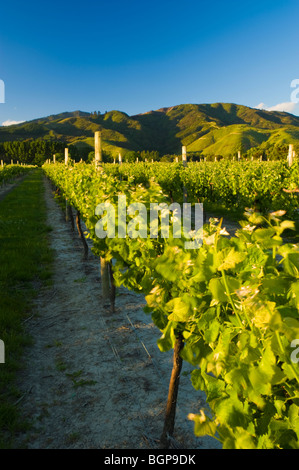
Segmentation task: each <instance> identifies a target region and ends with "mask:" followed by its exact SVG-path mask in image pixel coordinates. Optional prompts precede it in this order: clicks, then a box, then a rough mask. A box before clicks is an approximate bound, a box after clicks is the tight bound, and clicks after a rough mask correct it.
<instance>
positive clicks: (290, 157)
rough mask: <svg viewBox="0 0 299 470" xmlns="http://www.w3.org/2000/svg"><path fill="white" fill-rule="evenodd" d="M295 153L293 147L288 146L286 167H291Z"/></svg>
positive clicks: (291, 145)
mask: <svg viewBox="0 0 299 470" xmlns="http://www.w3.org/2000/svg"><path fill="white" fill-rule="evenodd" d="M295 155H296V154H295V152H294V146H293V144H290V145H289V153H288V165H289V166H292V165H293V163H294V159H295Z"/></svg>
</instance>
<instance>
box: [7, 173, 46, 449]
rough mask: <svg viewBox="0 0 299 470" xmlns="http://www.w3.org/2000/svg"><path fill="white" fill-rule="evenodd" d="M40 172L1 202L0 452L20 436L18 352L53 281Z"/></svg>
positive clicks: (21, 349)
mask: <svg viewBox="0 0 299 470" xmlns="http://www.w3.org/2000/svg"><path fill="white" fill-rule="evenodd" d="M50 230H51V228H50V227H49V226H47V223H46V204H45V199H44V184H43V173H42V170H33V171H32V172H31V173H30V174H29V175H28V176H27V178H26V179H25V180H24V181H23V182H22V183H21V184H20V185H19V186H17V187H16V188H14V190H13V191H11V192H10V193H9V194H7V195H6V197H5V198H4V199H3V200H2V201H0V339H1V340H2V341H3V342H4V345H5V363H0V448H12V447H13V445H14V444H13V440H14V435H15V434H16V433H17V432H20V431H22V430H24V428H26V427H27V424H26V423H24V422H22V419H21V416H20V413H19V410H18V403H17V402H18V399H19V398H20V395H21V393H20V391H19V390H18V389H17V386H16V377H17V371H18V370H20V368H21V367H22V362H21V360H22V352H23V348H24V346H25V345H28V344H30V343H31V338H30V336H29V335H28V333H26V331H25V327H24V320H25V319H26V318H28V317H29V316H31V315H32V309H33V300H34V297H35V296H36V295H37V292H38V288H39V287H40V286H42V285H45V284H46V283H50V282H51V281H50V280H51V275H52V273H51V263H52V260H53V252H52V250H51V249H50V247H49V242H48V233H49V231H50Z"/></svg>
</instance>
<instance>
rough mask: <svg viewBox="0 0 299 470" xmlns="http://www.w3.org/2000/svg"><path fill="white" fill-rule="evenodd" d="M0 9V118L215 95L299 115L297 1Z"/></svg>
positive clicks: (114, 0)
mask: <svg viewBox="0 0 299 470" xmlns="http://www.w3.org/2000/svg"><path fill="white" fill-rule="evenodd" d="M0 13H1V19H2V21H1V28H0V79H1V80H3V82H4V84H5V103H0V124H1V123H3V122H4V123H9V122H14V121H24V120H30V119H34V118H37V117H43V116H48V115H50V114H56V113H60V112H63V111H73V110H77V109H79V110H81V111H101V112H105V111H110V110H113V109H118V110H121V111H124V112H126V113H127V114H129V115H133V114H137V113H143V112H146V111H150V110H151V109H158V108H161V107H166V106H174V105H178V104H182V103H214V102H233V103H238V104H244V105H246V106H251V107H256V106H259V107H261V108H266V109H278V110H286V111H288V112H292V113H293V114H296V115H299V104H296V103H295V102H294V97H295V99H296V98H297V100H298V101H299V48H298V44H299V28H298V18H299V2H298V0H282V1H275V0H272V1H268V0H260V1H254V0H251V1H249V0H242V1H240V0H239V1H235V0H228V1H218V0H214V1H213V2H208V1H203V0H197V1H196V0H185V1H176V0H173V1H171V0H159V1H158V0H151V1H148V0H143V1H140V0H139V1H137V0H106V1H102V0H99V1H91V0H85V2H82V1H81V2H76V1H74V0H73V1H69V0H60V1H56V0H52V1H51V2H47V3H45V2H40V1H39V2H37V1H32V0H28V1H26V2H24V1H20V0H16V1H14V2H8V1H7V0H6V2H5V4H3V3H2V5H1V10H0ZM296 80H297V82H296ZM292 82H293V85H295V86H294V87H293V88H291V83H292ZM297 90H298V93H297V94H296V91H297ZM292 92H293V97H292V98H291V93H292ZM0 98H1V94H0ZM292 99H293V101H292ZM0 101H1V100H0Z"/></svg>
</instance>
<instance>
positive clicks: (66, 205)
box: [64, 147, 69, 222]
mask: <svg viewBox="0 0 299 470" xmlns="http://www.w3.org/2000/svg"><path fill="white" fill-rule="evenodd" d="M68 163H69V149H68V148H67V147H66V148H65V149H64V164H65V166H68ZM65 220H66V222H68V220H69V206H68V202H67V199H65Z"/></svg>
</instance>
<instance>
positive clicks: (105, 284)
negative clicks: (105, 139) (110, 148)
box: [94, 131, 111, 304]
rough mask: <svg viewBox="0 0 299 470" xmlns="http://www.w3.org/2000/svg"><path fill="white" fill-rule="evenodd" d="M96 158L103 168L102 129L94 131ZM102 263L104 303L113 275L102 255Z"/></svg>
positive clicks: (97, 164) (108, 293) (99, 165)
mask: <svg viewBox="0 0 299 470" xmlns="http://www.w3.org/2000/svg"><path fill="white" fill-rule="evenodd" d="M94 160H95V168H96V170H97V171H102V170H103V158H102V135H101V131H96V132H95V133H94ZM100 265H101V284H102V298H103V302H104V304H106V303H107V301H110V302H111V293H110V283H109V278H111V275H110V273H109V263H108V261H106V260H105V258H103V257H102V256H101V257H100Z"/></svg>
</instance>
